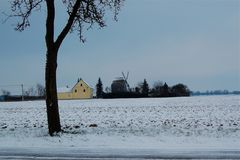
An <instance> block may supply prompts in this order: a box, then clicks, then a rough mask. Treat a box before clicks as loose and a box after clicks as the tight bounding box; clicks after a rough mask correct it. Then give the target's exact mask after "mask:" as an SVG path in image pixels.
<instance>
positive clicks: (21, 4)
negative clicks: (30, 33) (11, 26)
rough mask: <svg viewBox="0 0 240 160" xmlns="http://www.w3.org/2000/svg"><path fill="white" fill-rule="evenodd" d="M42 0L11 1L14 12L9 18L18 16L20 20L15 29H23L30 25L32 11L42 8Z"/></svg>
mask: <svg viewBox="0 0 240 160" xmlns="http://www.w3.org/2000/svg"><path fill="white" fill-rule="evenodd" d="M41 2H43V0H13V1H11V2H10V3H11V11H12V14H10V15H8V18H7V19H9V18H11V17H17V18H19V19H20V20H19V21H18V23H17V24H16V27H15V30H17V31H23V30H24V29H25V28H27V27H29V26H30V21H29V17H30V16H31V13H32V11H34V10H40V9H41Z"/></svg>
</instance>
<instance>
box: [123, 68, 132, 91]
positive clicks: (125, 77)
mask: <svg viewBox="0 0 240 160" xmlns="http://www.w3.org/2000/svg"><path fill="white" fill-rule="evenodd" d="M122 76H123V80H124V82H125V85H126V87H127V91H128V92H130V91H131V88H130V86H129V84H128V82H127V80H128V76H129V72H127V76H125V74H124V72H122Z"/></svg>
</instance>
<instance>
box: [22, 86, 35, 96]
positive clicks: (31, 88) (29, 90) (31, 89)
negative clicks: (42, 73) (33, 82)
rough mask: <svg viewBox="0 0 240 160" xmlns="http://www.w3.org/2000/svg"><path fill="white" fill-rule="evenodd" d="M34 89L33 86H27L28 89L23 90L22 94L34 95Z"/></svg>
mask: <svg viewBox="0 0 240 160" xmlns="http://www.w3.org/2000/svg"><path fill="white" fill-rule="evenodd" d="M35 95H36V91H35V89H34V88H33V87H30V88H28V90H26V91H24V96H35Z"/></svg>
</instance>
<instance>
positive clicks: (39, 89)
mask: <svg viewBox="0 0 240 160" xmlns="http://www.w3.org/2000/svg"><path fill="white" fill-rule="evenodd" d="M36 94H37V96H40V97H44V96H45V95H46V90H45V87H44V86H43V85H41V84H37V85H36Z"/></svg>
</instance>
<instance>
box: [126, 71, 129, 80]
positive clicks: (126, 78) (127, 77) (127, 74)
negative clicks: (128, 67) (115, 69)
mask: <svg viewBox="0 0 240 160" xmlns="http://www.w3.org/2000/svg"><path fill="white" fill-rule="evenodd" d="M128 76H129V72H127V77H126V80H128Z"/></svg>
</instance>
